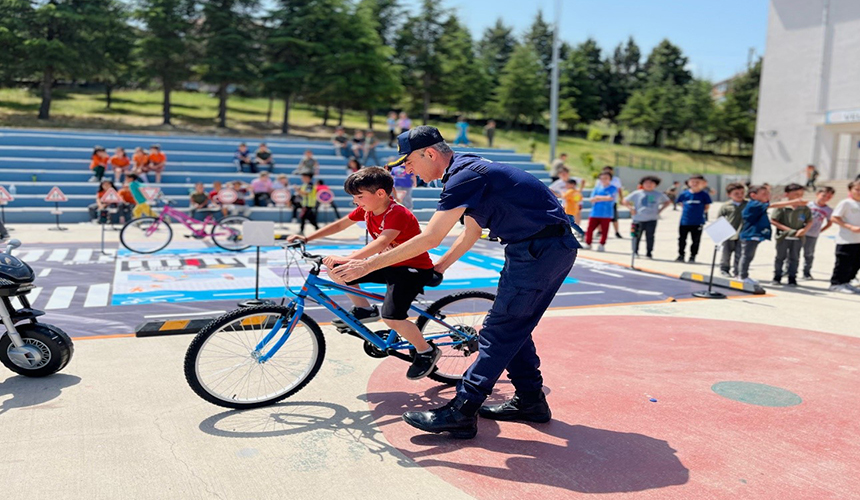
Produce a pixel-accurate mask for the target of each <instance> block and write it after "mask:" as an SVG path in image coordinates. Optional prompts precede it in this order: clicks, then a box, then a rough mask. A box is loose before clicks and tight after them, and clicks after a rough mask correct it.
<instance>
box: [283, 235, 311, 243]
mask: <svg viewBox="0 0 860 500" xmlns="http://www.w3.org/2000/svg"><path fill="white" fill-rule="evenodd" d="M287 241H288V242H290V243H292V242H294V241H301V242H302V243H307V242H308V239H307V237H306V236H304V235H301V234H291V235H289V236H287Z"/></svg>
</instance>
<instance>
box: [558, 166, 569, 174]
mask: <svg viewBox="0 0 860 500" xmlns="http://www.w3.org/2000/svg"><path fill="white" fill-rule="evenodd" d="M562 172H567V173H570V170H568V169H566V168H564V167H562V168H560V169H558V173H562Z"/></svg>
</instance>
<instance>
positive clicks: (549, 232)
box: [505, 224, 570, 244]
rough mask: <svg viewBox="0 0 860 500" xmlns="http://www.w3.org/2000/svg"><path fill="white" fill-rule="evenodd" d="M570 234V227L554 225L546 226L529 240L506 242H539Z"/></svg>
mask: <svg viewBox="0 0 860 500" xmlns="http://www.w3.org/2000/svg"><path fill="white" fill-rule="evenodd" d="M568 233H570V226H569V225H567V224H553V225H551V226H546V227H545V228H543V229H541V230H540V231H538V232H536V233H535V234H533V235H531V236H529V237H528V238H523V239H521V240H517V241H506V242H505V243H507V244H511V243H522V242H523V241H530V240H539V239H541V238H557V237H559V236H564V235H565V234H568Z"/></svg>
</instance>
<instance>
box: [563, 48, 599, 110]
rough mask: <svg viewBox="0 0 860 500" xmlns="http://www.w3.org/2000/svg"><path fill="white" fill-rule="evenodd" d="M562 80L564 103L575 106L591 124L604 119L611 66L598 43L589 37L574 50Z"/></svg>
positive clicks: (564, 65) (565, 66)
mask: <svg viewBox="0 0 860 500" xmlns="http://www.w3.org/2000/svg"><path fill="white" fill-rule="evenodd" d="M560 80H561V81H560V84H559V86H560V97H561V100H562V101H570V102H571V103H573V105H574V106H575V108H576V111H577V113H578V114H579V117H580V121H582V122H584V123H590V122H592V121H594V120H599V119H600V118H601V117H602V116H603V110H604V96H605V94H606V89H607V82H608V80H609V67H608V64H607V63H606V61H604V60H603V59H602V58H601V52H600V47H599V46H598V45H597V42H596V41H595V40H593V39H591V38H589V39H588V40H586V41H584V42H583V43H581V44H579V45H577V46H576V47H575V48H574V49H572V50H571V51H570V53H569V54H568V57H567V59H565V60H564V61H563V62H562V65H561V79H560Z"/></svg>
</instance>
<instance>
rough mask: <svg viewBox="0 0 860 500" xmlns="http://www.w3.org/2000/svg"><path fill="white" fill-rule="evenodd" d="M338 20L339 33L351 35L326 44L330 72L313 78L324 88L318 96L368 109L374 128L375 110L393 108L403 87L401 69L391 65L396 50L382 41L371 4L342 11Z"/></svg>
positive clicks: (326, 65)
mask: <svg viewBox="0 0 860 500" xmlns="http://www.w3.org/2000/svg"><path fill="white" fill-rule="evenodd" d="M335 20H336V21H337V22H338V23H339V25H340V26H341V28H340V32H342V33H348V34H349V37H348V38H347V37H335V38H334V40H333V41H331V42H330V43H329V44H328V45H327V46H326V48H327V50H328V52H327V53H326V55H325V56H324V59H323V61H324V62H323V66H324V67H325V68H327V71H326V73H325V75H324V76H322V77H321V78H320V79H319V80H317V79H315V80H314V85H315V86H316V85H317V84H321V87H322V92H319V93H318V98H322V100H324V101H325V102H335V103H337V105H338V108H339V109H340V110H343V108H344V107H350V108H353V109H360V110H363V111H365V112H366V113H367V126H368V128H371V129H372V128H373V114H374V111H375V110H376V109H379V108H383V107H385V108H388V107H390V106H391V104H392V102H393V101H394V100H395V99H397V97H398V96H399V95H400V93H401V92H402V90H403V88H402V86H401V85H400V78H399V70H400V68H399V67H398V66H396V65H393V64H391V62H390V60H391V57H392V55H393V49H392V48H391V47H386V46H385V45H383V44H382V40H381V39H380V37H379V30H378V29H377V26H376V20H375V19H374V12H373V10H372V9H370V8H369V6H368V5H366V4H359V5H358V6H357V8H356V9H355V11H353V12H348V11H342V12H340V13H338V14H337V15H336V17H335ZM344 54H349V56H348V57H344Z"/></svg>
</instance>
